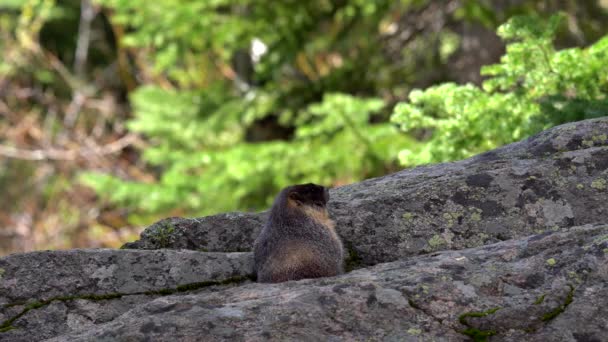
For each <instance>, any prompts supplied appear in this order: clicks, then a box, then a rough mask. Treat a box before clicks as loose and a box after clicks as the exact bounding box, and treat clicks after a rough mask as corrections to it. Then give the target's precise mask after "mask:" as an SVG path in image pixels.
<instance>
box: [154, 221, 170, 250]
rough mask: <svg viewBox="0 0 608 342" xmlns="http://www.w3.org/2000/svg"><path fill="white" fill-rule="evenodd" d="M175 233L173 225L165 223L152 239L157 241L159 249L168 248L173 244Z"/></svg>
mask: <svg viewBox="0 0 608 342" xmlns="http://www.w3.org/2000/svg"><path fill="white" fill-rule="evenodd" d="M173 232H175V227H174V226H173V225H172V224H169V223H165V224H163V226H162V227H160V228H158V229H157V230H156V232H155V233H154V234H153V235H152V238H153V239H154V240H155V241H156V243H157V244H158V246H159V248H167V247H169V245H170V243H171V234H173Z"/></svg>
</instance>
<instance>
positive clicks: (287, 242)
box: [254, 184, 343, 283]
mask: <svg viewBox="0 0 608 342" xmlns="http://www.w3.org/2000/svg"><path fill="white" fill-rule="evenodd" d="M328 199H329V194H328V192H327V189H325V188H324V187H322V186H319V185H315V184H302V185H293V186H290V187H287V188H285V189H283V191H281V193H280V194H279V195H278V196H277V198H276V200H275V202H274V204H273V206H272V209H271V212H270V217H269V219H268V222H267V224H266V226H265V227H264V229H262V232H261V233H260V236H259V237H258V238H257V239H256V241H255V244H254V256H255V265H256V272H257V277H258V281H259V282H265V283H268V282H271V283H277V282H282V281H287V280H298V279H305V278H318V277H329V276H335V275H338V274H341V273H342V267H343V249H342V242H341V241H340V238H339V237H338V235H337V234H336V232H335V230H334V226H333V222H332V221H331V219H329V216H328V213H327V209H326V207H325V205H326V204H327V200H328Z"/></svg>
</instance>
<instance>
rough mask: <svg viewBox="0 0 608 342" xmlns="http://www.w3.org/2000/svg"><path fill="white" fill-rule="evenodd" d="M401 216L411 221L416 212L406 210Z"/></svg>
mask: <svg viewBox="0 0 608 342" xmlns="http://www.w3.org/2000/svg"><path fill="white" fill-rule="evenodd" d="M401 217H403V219H404V220H406V221H410V220H411V219H412V218H413V217H414V214H412V213H410V212H407V211H406V212H405V213H403V215H402V216H401Z"/></svg>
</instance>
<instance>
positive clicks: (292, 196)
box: [289, 192, 302, 205]
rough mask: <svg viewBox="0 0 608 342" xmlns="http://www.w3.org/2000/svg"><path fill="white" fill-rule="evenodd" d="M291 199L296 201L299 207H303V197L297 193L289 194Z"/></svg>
mask: <svg viewBox="0 0 608 342" xmlns="http://www.w3.org/2000/svg"><path fill="white" fill-rule="evenodd" d="M289 199H290V200H292V201H294V203H295V204H297V205H302V197H300V194H298V193H297V192H291V193H289Z"/></svg>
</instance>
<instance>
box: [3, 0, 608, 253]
mask: <svg viewBox="0 0 608 342" xmlns="http://www.w3.org/2000/svg"><path fill="white" fill-rule="evenodd" d="M602 1H604V0H597V1H587V2H577V1H574V0H567V1H562V0H545V1H532V0H517V1H507V2H505V1H492V0H481V1H473V0H446V1H443V0H400V1H388V0H379V1H366V0H311V1H296V0H286V1H278V2H259V1H253V0H205V1H201V0H157V1H155V2H153V3H150V2H146V1H144V0H91V1H90V0H61V1H60V0H56V1H54V0H0V114H4V113H3V110H4V108H5V107H6V108H9V109H10V114H9V115H0V132H1V134H0V144H2V145H6V146H9V147H15V146H16V147H22V148H23V149H24V150H27V149H30V150H33V149H41V150H43V149H44V148H48V147H49V146H50V147H53V148H55V149H57V150H68V151H70V150H77V149H78V148H79V147H83V146H85V147H86V146H89V145H87V144H89V143H91V144H92V145H94V146H105V145H107V144H111V143H113V142H115V141H116V140H118V139H120V138H122V137H124V136H125V135H129V134H133V133H135V134H136V135H137V136H138V137H141V141H143V142H142V143H141V144H139V145H137V148H134V147H132V146H128V147H125V148H121V149H120V150H119V152H116V153H111V154H109V155H103V156H97V155H91V156H85V158H79V159H76V160H70V161H63V160H53V159H52V158H50V159H46V160H43V161H37V162H39V164H33V163H32V162H31V161H21V160H11V161H6V160H5V159H1V158H0V184H1V185H3V186H6V190H5V191H6V192H7V193H9V194H11V198H8V199H6V200H5V202H6V203H10V204H11V205H10V210H8V211H7V213H8V214H7V215H4V212H3V211H0V225H4V226H15V224H14V223H13V221H14V220H13V216H14V215H13V213H15V212H16V213H19V214H21V213H23V212H25V211H27V210H29V212H31V215H30V216H31V218H28V217H26V219H24V220H23V222H27V221H28V220H30V221H32V222H44V224H39V226H41V227H43V228H40V230H45V231H48V237H45V238H41V239H39V240H41V241H45V243H46V241H47V240H49V239H50V238H52V237H53V236H61V235H62V234H63V231H64V230H68V228H65V227H67V226H68V225H69V226H70V227H71V228H69V229H72V230H73V231H75V232H77V231H83V230H86V229H87V228H86V227H94V228H96V229H97V228H99V227H104V228H108V227H109V228H108V229H101V230H99V231H100V233H96V234H97V235H95V236H94V237H93V238H90V239H89V240H92V241H97V240H99V239H101V238H102V237H107V236H110V235H112V234H115V235H117V236H119V235H120V233H119V232H121V231H124V230H125V229H123V228H124V227H126V226H133V225H143V224H149V223H150V221H152V220H153V219H155V218H158V217H161V216H166V215H205V214H212V213H216V212H220V211H228V210H261V209H264V208H266V207H267V206H268V205H269V204H270V202H271V201H272V198H273V197H274V196H275V194H276V193H277V191H279V189H280V188H282V187H283V186H285V185H288V184H291V183H300V182H315V183H320V184H324V185H328V186H339V185H343V184H348V183H352V182H356V181H360V180H363V179H366V178H370V177H375V176H381V175H384V174H387V173H390V172H395V171H397V170H399V169H402V168H404V167H411V166H415V165H419V164H424V163H432V162H440V161H447V160H455V159H461V158H465V157H468V156H471V155H473V154H476V153H479V152H482V151H486V150H488V149H491V148H494V147H497V146H500V145H502V144H505V143H509V142H512V141H516V140H519V139H521V138H523V137H526V136H528V135H530V134H533V133H535V132H538V131H539V130H541V129H543V128H546V127H549V126H551V125H555V124H559V123H562V122H566V121H573V120H579V119H583V118H588V117H595V116H601V115H605V113H606V106H607V104H606V101H607V100H606V93H607V89H606V87H607V85H606V83H607V82H608V81H607V79H606V75H607V74H608V72H607V70H606V65H608V62H607V61H606V45H607V43H606V41H607V40H606V38H603V39H601V40H600V39H599V38H601V36H602V35H605V34H606V29H607V28H608V24H607V23H608V13H607V12H606V7H607V5H606V4H605V1H604V2H602ZM601 3H604V5H600V4H601ZM85 5H87V6H88V8H89V9H92V10H93V13H94V14H93V16H92V17H91V18H90V19H89V22H88V24H87V23H86V21H83V17H85V15H84V12H85V11H84V8H85V7H87V6H85ZM559 11H565V12H564V13H565V14H564V15H565V16H567V20H563V18H562V16H556V17H553V18H551V19H548V18H549V15H548V14H549V13H556V12H559ZM537 12H538V14H535V13H537ZM521 15H526V16H521ZM509 18H511V19H510V20H508V19H509ZM560 18H561V19H560ZM507 20H508V21H507ZM503 22H506V24H504V25H502V26H500V28H498V27H499V25H500V24H501V23H503ZM83 23H84V24H83ZM566 23H567V24H566ZM87 25H88V26H89V29H90V30H89V31H87V30H86V29H83V27H85V28H86V26H87ZM497 29H498V34H499V35H500V36H501V38H502V39H503V40H504V41H505V42H506V43H507V46H506V53H505V54H504V56H503V58H502V60H501V61H500V63H498V64H494V65H489V66H486V67H484V68H483V70H482V72H483V74H484V77H485V79H484V82H483V84H482V82H481V81H482V78H481V76H480V75H479V72H478V70H479V67H480V66H481V65H482V64H488V63H495V62H497V61H498V58H499V56H500V55H502V54H503V52H504V51H503V49H504V45H503V44H502V43H501V42H500V40H499V39H498V38H497V37H496V36H495V34H494V32H495V31H496V30H497ZM84 32H89V33H88V34H85V33H84ZM83 42H85V43H86V44H84V45H83ZM83 46H85V47H84V48H83ZM78 49H81V52H82V51H83V50H85V51H87V52H88V54H86V57H82V55H81V57H80V59H78V51H77V50H78ZM466 82H470V83H468V84H467V83H466ZM415 88H419V89H424V90H414V89H415ZM14 127H20V128H19V129H15V128H14ZM23 127H26V128H27V129H25V128H23ZM91 136H92V137H91ZM82 170H85V171H87V170H88V171H87V172H81V171H82ZM76 180H79V181H80V184H86V185H88V186H89V187H91V188H93V189H94V190H95V193H96V194H97V196H98V197H96V196H94V195H93V194H91V193H90V189H89V190H83V188H82V187H79V186H78V185H77V184H78V182H77V181H76ZM23 184H28V188H27V191H26V190H25V189H24V188H25V186H23ZM30 184H31V186H30ZM70 189H71V190H70ZM87 191H89V193H87ZM66 194H69V195H66ZM84 202H86V205H84V204H83V203H84ZM32 203H34V204H32ZM0 204H2V202H1V201H0ZM2 207H3V208H9V206H4V205H2ZM24 208H25V209H24ZM26 209H27V210H26ZM41 212H43V214H40V213H41ZM11 215H13V216H11ZM6 216H10V217H9V218H8V219H6V218H5V217H6ZM2 222H9V223H4V224H3V223H2ZM50 226H54V227H56V228H57V227H58V228H57V229H56V230H52V229H50V228H49V227H50ZM83 227H84V228H83ZM33 230H34V229H32V231H33ZM91 230H92V229H91ZM108 231H110V232H111V233H108ZM70 234H72V233H70ZM74 234H76V233H74ZM66 235H69V234H66ZM119 238H123V237H122V236H119ZM64 240H68V239H67V238H66V239H64ZM67 244H68V242H65V243H64V242H61V243H56V244H54V246H66V245H67ZM84 244H85V243H83V245H84ZM109 244H114V245H115V244H116V243H115V242H109ZM40 247H44V248H46V245H44V246H42V245H41V246H40ZM1 248H2V246H0V250H1Z"/></svg>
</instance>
